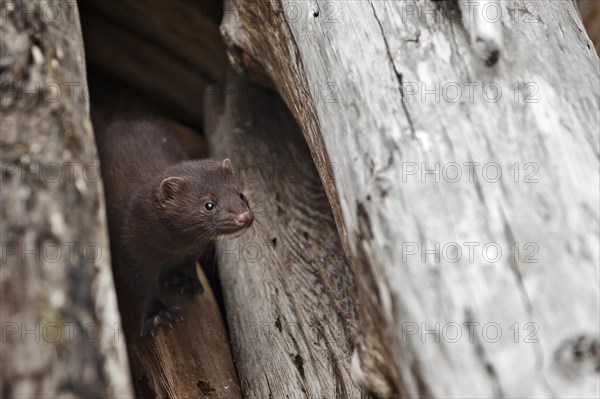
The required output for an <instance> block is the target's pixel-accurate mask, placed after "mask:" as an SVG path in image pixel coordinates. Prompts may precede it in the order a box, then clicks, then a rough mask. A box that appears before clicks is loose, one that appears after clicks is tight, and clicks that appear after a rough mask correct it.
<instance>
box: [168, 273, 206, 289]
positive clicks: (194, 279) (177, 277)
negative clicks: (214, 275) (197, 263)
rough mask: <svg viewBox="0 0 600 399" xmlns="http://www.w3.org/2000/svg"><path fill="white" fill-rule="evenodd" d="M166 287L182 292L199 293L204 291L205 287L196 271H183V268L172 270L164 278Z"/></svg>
mask: <svg viewBox="0 0 600 399" xmlns="http://www.w3.org/2000/svg"><path fill="white" fill-rule="evenodd" d="M163 284H164V286H165V287H167V288H169V289H172V290H175V291H177V292H179V293H180V294H186V295H198V294H202V293H203V292H204V287H203V286H202V283H201V282H200V280H198V276H196V273H195V271H194V272H193V274H192V273H186V272H182V271H181V270H173V271H171V272H170V273H169V274H168V275H167V277H166V278H165V279H164V281H163Z"/></svg>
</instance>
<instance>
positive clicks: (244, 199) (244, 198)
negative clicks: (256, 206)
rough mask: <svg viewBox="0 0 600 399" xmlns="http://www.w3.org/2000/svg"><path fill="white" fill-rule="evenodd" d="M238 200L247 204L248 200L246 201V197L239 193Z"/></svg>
mask: <svg viewBox="0 0 600 399" xmlns="http://www.w3.org/2000/svg"><path fill="white" fill-rule="evenodd" d="M240 198H241V199H242V201H244V202H248V200H247V199H246V196H245V195H244V194H242V193H240Z"/></svg>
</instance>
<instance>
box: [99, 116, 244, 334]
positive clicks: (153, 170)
mask: <svg viewBox="0 0 600 399" xmlns="http://www.w3.org/2000/svg"><path fill="white" fill-rule="evenodd" d="M96 140H97V145H98V150H99V155H100V165H101V174H102V180H103V183H104V191H105V198H106V207H107V219H108V228H109V235H110V245H111V254H112V263H113V271H114V275H115V281H116V282H117V283H118V284H117V285H118V288H121V289H122V290H130V292H128V293H127V295H126V296H127V297H128V298H133V300H130V303H127V304H125V305H124V304H121V303H120V306H133V307H134V309H128V313H130V314H131V313H135V312H138V318H137V319H138V320H139V323H140V324H139V326H137V327H139V331H140V334H141V335H142V336H147V335H154V334H155V332H156V331H157V329H158V328H159V326H166V327H170V328H172V324H173V323H174V322H177V321H181V320H182V318H181V316H180V314H179V312H178V310H179V308H178V307H176V306H172V305H170V304H168V303H167V302H166V301H165V299H164V292H165V290H176V291H178V292H179V293H181V294H184V295H195V294H200V293H201V292H202V291H203V288H202V285H201V283H200V281H199V280H198V277H197V275H196V273H195V261H196V260H197V258H198V257H199V256H200V254H201V253H202V252H203V251H204V250H205V249H206V247H207V245H209V244H210V243H211V242H214V240H216V239H218V238H222V237H234V236H238V235H240V234H242V233H243V232H244V231H246V230H247V229H248V228H249V227H250V226H251V225H252V222H253V220H254V216H253V213H252V210H251V208H250V205H249V203H248V200H247V198H246V197H245V196H244V194H243V193H242V192H241V190H240V186H239V184H238V181H237V179H236V177H235V175H234V172H233V166H232V164H231V161H230V160H229V159H225V160H223V161H217V160H214V159H202V160H190V159H188V157H187V156H186V154H185V152H184V150H183V148H182V147H181V145H180V144H179V142H178V141H177V138H176V137H175V135H174V133H173V132H172V131H171V130H170V129H169V128H168V125H167V124H165V123H162V122H161V121H159V120H130V121H126V120H123V121H116V122H113V123H112V124H110V125H109V126H108V127H107V128H106V129H104V130H103V131H101V132H100V133H99V134H98V135H97V137H96ZM117 291H120V290H119V289H118V290H117ZM119 299H121V298H119Z"/></svg>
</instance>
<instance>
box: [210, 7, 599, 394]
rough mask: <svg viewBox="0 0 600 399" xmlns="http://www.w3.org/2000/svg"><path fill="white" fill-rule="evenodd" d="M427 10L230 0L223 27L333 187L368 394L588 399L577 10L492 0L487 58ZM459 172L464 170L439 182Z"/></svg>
mask: <svg viewBox="0 0 600 399" xmlns="http://www.w3.org/2000/svg"><path fill="white" fill-rule="evenodd" d="M436 3H437V4H434V3H433V2H429V1H407V2H396V1H349V2H323V1H314V2H292V1H273V2H267V3H263V2H257V1H252V0H244V1H228V2H226V12H225V19H224V22H223V24H222V26H221V30H222V32H223V34H224V36H225V42H226V43H227V44H228V46H229V55H230V58H231V59H232V61H233V62H234V64H235V67H236V69H237V70H240V71H243V70H245V69H246V68H247V69H248V70H249V71H250V73H249V75H250V76H252V75H256V72H255V69H256V68H257V66H260V67H261V68H262V69H263V72H262V74H263V75H266V76H269V77H270V80H271V81H272V82H273V85H274V86H275V87H277V89H278V90H279V92H280V93H281V95H282V96H283V98H284V99H285V101H286V103H287V104H288V106H289V108H290V110H291V112H292V114H293V115H294V117H295V118H296V120H297V121H298V122H299V124H300V126H301V128H302V132H303V134H304V137H305V139H306V142H307V143H308V146H309V148H310V151H311V155H312V158H313V160H314V162H315V164H316V165H317V168H318V170H319V174H320V176H321V179H322V180H323V181H327V182H328V183H326V184H324V187H325V191H326V193H327V196H328V199H329V202H330V204H331V207H332V210H333V213H334V216H335V220H336V223H337V228H338V231H339V233H340V237H341V239H342V243H343V244H344V248H345V251H346V254H347V256H348V258H349V260H350V262H351V264H352V266H353V270H354V273H355V275H356V276H357V278H356V281H357V286H358V290H359V299H360V304H361V307H360V309H361V314H360V320H361V321H360V324H359V330H360V334H359V337H358V338H357V351H356V356H355V358H354V366H355V367H354V368H353V370H354V376H355V377H356V379H357V380H358V381H359V382H360V383H361V385H362V386H363V387H365V388H366V389H368V390H369V391H370V392H372V393H375V394H377V395H379V396H382V397H390V396H394V395H399V396H401V397H423V396H426V397H466V396H468V397H497V396H508V397H530V396H544V397H548V396H551V397H570V396H578V397H596V396H598V394H599V392H600V386H599V379H598V367H597V365H598V362H599V357H598V356H599V355H598V350H597V348H598V346H599V338H598V337H599V325H600V320H599V312H598V302H599V299H600V293H599V286H598V284H597V281H598V279H599V277H600V272H599V264H600V250H599V245H598V241H599V229H598V219H599V210H598V203H599V199H600V198H599V192H600V189H599V181H600V176H599V166H600V165H599V161H598V154H599V152H600V151H599V129H598V126H599V122H600V121H599V117H600V116H599V114H598V109H599V108H600V99H599V96H600V94H599V92H600V91H599V90H598V88H599V63H598V56H597V54H596V52H595V50H594V49H593V46H591V45H590V42H589V38H588V36H587V34H586V33H585V29H584V27H583V24H582V22H581V19H580V17H579V14H578V12H577V10H576V8H575V3H574V2H572V1H556V2H547V1H517V2H497V3H499V4H500V7H501V8H500V12H499V16H500V19H501V23H502V24H503V33H504V45H503V46H504V47H503V49H502V53H501V54H502V55H501V57H500V59H499V61H498V63H497V64H496V65H495V66H494V67H489V66H487V65H485V63H484V62H483V61H482V60H481V59H480V58H479V57H478V56H476V54H475V53H474V52H473V49H472V48H471V46H470V44H469V38H468V35H467V33H466V31H465V29H464V26H463V25H462V19H461V18H460V13H459V12H458V14H457V10H458V9H457V7H456V3H455V2H451V1H442V2H436ZM410 7H413V8H412V9H411V8H410ZM424 7H427V9H425V8H424ZM412 10H417V12H414V11H412ZM419 10H422V12H418V11H419ZM426 10H428V11H427V12H425V11H426ZM257 16H261V17H257ZM267 16H268V17H267ZM498 23H500V22H498ZM248 60H250V62H249V61H248ZM246 64H249V65H248V66H247V67H246ZM436 85H438V86H436ZM469 85H472V87H473V88H475V87H477V89H476V90H475V91H474V95H473V96H470V95H469ZM473 85H476V86H473ZM486 85H488V86H487V89H488V90H489V89H490V88H492V89H494V88H496V89H498V88H500V90H502V96H501V97H500V98H497V97H496V94H494V92H492V93H486V92H485V90H484V89H483V88H484V87H485V86H486ZM457 86H458V87H459V88H461V90H462V92H458V93H459V94H458V96H457V95H456V93H457V92H456V91H453V92H450V93H449V92H448V91H447V90H451V89H453V88H454V90H456V87H457ZM425 90H429V94H428V95H427V94H424V93H426V92H425ZM468 162H476V163H478V166H477V167H475V165H474V164H470V165H471V166H468V165H469V164H466V165H465V163H468ZM436 165H437V166H436ZM457 165H458V166H459V169H458V171H460V173H461V176H462V178H460V179H459V180H455V177H456V174H455V173H456V171H454V172H455V173H453V174H446V175H444V174H443V173H445V172H443V171H446V172H449V169H448V168H449V167H456V166H457ZM436 167H437V168H438V169H437V172H436V169H435V168H436ZM411 168H415V169H411ZM489 168H493V169H489ZM511 168H512V169H511ZM428 170H432V171H433V173H427V171H428ZM496 170H499V171H500V172H502V173H503V174H502V176H501V178H500V179H496V175H495V174H493V173H492V171H496ZM515 170H518V171H519V172H520V173H519V175H518V176H517V175H516V174H515ZM470 171H472V175H474V176H475V177H472V178H469V176H470V173H471V172H470ZM409 172H415V174H411V173H409ZM333 175H335V177H336V180H335V182H333V183H332V180H331V177H332V176H333ZM436 175H437V178H436ZM470 243H473V244H470ZM475 244H477V246H478V247H477V250H476V251H475V250H474V251H475V252H474V255H473V256H470V255H469V251H470V250H469V246H468V245H475ZM488 244H490V245H492V246H493V247H494V248H500V249H501V250H502V251H503V252H502V255H501V256H500V257H499V259H496V255H494V253H493V252H492V253H491V254H490V256H488V254H487V253H484V252H483V248H484V247H485V246H486V245H488ZM448 245H450V247H448ZM457 246H458V247H459V248H460V250H461V251H462V255H461V256H460V257H459V258H458V259H456V257H455V256H450V255H452V253H450V254H448V253H446V252H444V251H445V250H446V249H447V248H454V250H455V251H458V250H456V247H457ZM473 248H475V247H473ZM487 248H488V249H489V248H490V246H487ZM516 249H518V250H519V251H518V254H517V253H516ZM415 250H416V252H414V251H415ZM454 255H455V254H454ZM438 259H439V260H438ZM474 323H479V324H474ZM453 326H454V327H456V326H458V327H459V330H458V331H459V332H460V333H461V336H460V337H461V338H460V339H459V340H457V341H455V340H454V339H453V338H454V337H455V336H454V334H450V333H449V330H448V329H449V328H452V327H453ZM470 326H473V328H475V327H476V328H477V329H475V330H474V331H475V332H476V334H474V335H473V338H472V339H471V338H470V336H469V334H470V328H471V327H470ZM490 326H491V327H490ZM497 326H498V327H500V329H501V330H500V332H501V333H502V334H501V336H500V338H499V340H498V341H497V342H496V341H495V338H496V337H495V335H494V334H493V333H492V331H494V330H487V329H485V328H492V327H493V328H494V329H496V328H497ZM515 330H516V331H517V332H518V334H516V333H515ZM488 333H489V334H488ZM526 337H527V338H529V339H526ZM582 348H583V349H582Z"/></svg>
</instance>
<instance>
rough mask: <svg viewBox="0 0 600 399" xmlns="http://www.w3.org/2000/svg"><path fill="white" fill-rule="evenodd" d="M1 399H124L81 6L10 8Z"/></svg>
mask: <svg viewBox="0 0 600 399" xmlns="http://www.w3.org/2000/svg"><path fill="white" fill-rule="evenodd" d="M1 7H2V10H1V11H2V16H1V18H2V20H1V22H0V47H1V54H0V84H1V88H2V99H1V100H2V103H1V105H0V107H1V108H0V110H1V118H0V120H1V122H0V129H1V132H2V133H1V138H0V152H1V156H0V159H1V162H2V182H1V191H0V201H1V208H2V211H1V218H2V219H1V226H0V234H1V236H2V237H1V242H2V249H1V251H0V252H1V256H2V260H1V267H2V268H1V270H0V273H1V280H0V292H1V297H2V309H1V311H0V317H1V320H2V344H1V348H2V355H1V357H2V366H1V375H2V379H1V392H2V397H6V398H9V397H20V398H27V397H30V398H34V397H37V398H57V397H127V396H131V395H132V389H131V382H130V377H129V376H130V373H129V367H128V364H127V356H126V352H125V345H124V342H123V339H122V333H121V326H120V316H119V313H118V310H117V302H116V297H115V291H114V286H113V280H112V273H111V269H110V253H109V248H108V236H107V227H106V217H105V206H104V198H103V195H102V185H101V183H100V180H99V170H100V169H99V165H98V163H97V158H96V149H95V145H94V137H93V133H92V125H91V123H90V118H89V104H88V93H87V82H86V79H85V63H84V57H83V46H82V41H81V29H80V25H79V14H78V12H77V7H76V5H75V3H70V2H66V1H60V2H30V1H14V2H5V3H2V6H1Z"/></svg>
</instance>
